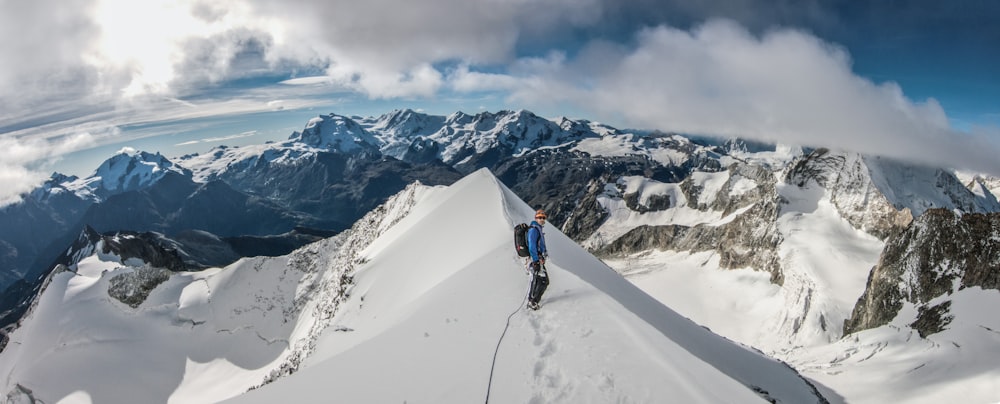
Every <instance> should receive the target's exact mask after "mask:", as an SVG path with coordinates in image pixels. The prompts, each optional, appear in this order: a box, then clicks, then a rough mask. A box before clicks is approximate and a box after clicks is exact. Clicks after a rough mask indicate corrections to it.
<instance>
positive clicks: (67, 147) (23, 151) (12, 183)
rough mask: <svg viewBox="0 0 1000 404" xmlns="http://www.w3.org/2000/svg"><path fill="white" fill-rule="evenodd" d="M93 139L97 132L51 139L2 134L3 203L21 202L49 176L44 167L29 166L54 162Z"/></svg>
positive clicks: (0, 201) (0, 202) (0, 196)
mask: <svg viewBox="0 0 1000 404" xmlns="http://www.w3.org/2000/svg"><path fill="white" fill-rule="evenodd" d="M92 143H93V136H92V135H91V134H89V133H81V134H78V135H74V136H68V137H65V138H61V139H53V140H48V141H46V140H41V139H39V138H26V139H18V138H15V137H12V136H4V137H0V184H3V187H0V207H3V206H7V205H9V204H11V203H16V202H19V201H20V200H21V195H22V194H24V193H26V192H29V191H31V190H32V189H33V188H34V187H36V186H38V185H39V184H40V183H41V182H43V181H44V180H45V179H46V175H45V174H43V173H42V172H41V171H39V170H36V169H30V168H28V167H29V166H30V165H33V164H36V165H37V164H38V163H39V162H42V163H43V164H42V166H47V165H48V164H51V161H50V160H51V159H57V158H59V156H61V155H62V154H65V153H67V152H69V151H73V150H78V149H80V148H82V147H88V146H89V145H91V144H92ZM46 163H48V164H46Z"/></svg>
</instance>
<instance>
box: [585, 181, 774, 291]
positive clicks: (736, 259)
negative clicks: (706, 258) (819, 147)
mask: <svg viewBox="0 0 1000 404" xmlns="http://www.w3.org/2000/svg"><path fill="white" fill-rule="evenodd" d="M728 171H729V178H728V180H727V181H726V182H725V184H723V185H722V187H721V188H720V190H719V192H718V193H717V194H716V195H713V197H714V198H709V199H710V200H711V202H710V203H697V204H695V206H696V207H697V208H698V209H701V210H715V211H722V212H724V213H725V214H726V215H729V214H732V213H734V212H736V211H737V210H740V209H746V210H745V211H743V212H741V213H738V214H736V216H735V217H734V218H733V220H731V221H729V222H727V223H725V224H722V225H707V224H703V225H697V226H693V227H688V226H679V225H664V226H656V225H644V226H639V227H637V228H635V229H633V230H631V231H629V232H627V233H626V234H625V235H623V236H621V237H619V238H617V239H616V240H614V241H612V242H610V243H609V244H607V245H605V246H603V247H599V248H598V249H596V250H595V251H594V254H595V255H597V256H599V257H610V256H621V255H628V254H634V253H638V252H642V251H648V250H653V249H658V250H674V251H692V252H700V251H711V250H714V251H717V252H718V253H719V257H720V263H719V265H720V266H721V267H722V268H730V269H732V268H747V267H750V268H753V269H755V270H758V271H765V272H768V273H770V274H771V281H772V282H773V283H775V284H779V285H780V284H782V283H783V282H784V274H783V271H782V269H781V265H780V259H779V257H778V251H777V250H778V245H779V244H780V243H781V240H782V237H781V234H780V233H779V232H778V229H777V225H776V222H777V218H778V213H779V207H780V199H779V197H778V195H777V192H776V190H775V178H774V175H773V173H771V172H770V171H769V170H767V169H765V168H763V167H760V166H755V165H745V164H734V165H732V166H730V167H729V170H728ZM751 184H752V186H751ZM681 189H682V190H684V194H685V196H686V197H687V199H688V201H689V202H688V203H689V204H691V202H690V201H698V200H700V199H703V198H701V196H702V195H701V193H702V192H704V191H703V189H702V187H699V186H697V185H695V183H694V181H692V180H690V179H688V180H685V181H684V183H682V184H681ZM736 189H739V191H738V192H737V191H736Z"/></svg>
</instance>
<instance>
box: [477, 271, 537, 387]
mask: <svg viewBox="0 0 1000 404" xmlns="http://www.w3.org/2000/svg"><path fill="white" fill-rule="evenodd" d="M530 293H531V283H530V282H529V283H528V291H527V292H525V294H524V299H521V303H518V304H517V309H515V310H514V311H512V312H511V313H510V315H509V316H507V324H506V325H504V326H503V333H501V334H500V339H498V340H497V347H496V349H494V350H493V363H491V364H490V381H489V383H487V384H486V404H489V402H490V389H491V388H492V387H493V369H494V368H495V367H496V365H497V353H498V352H500V344H501V343H502V342H503V337H504V336H506V335H507V329H508V328H510V319H511V318H514V315H515V314H517V312H519V311H521V307H523V306H524V302H525V301H527V300H528V294H530Z"/></svg>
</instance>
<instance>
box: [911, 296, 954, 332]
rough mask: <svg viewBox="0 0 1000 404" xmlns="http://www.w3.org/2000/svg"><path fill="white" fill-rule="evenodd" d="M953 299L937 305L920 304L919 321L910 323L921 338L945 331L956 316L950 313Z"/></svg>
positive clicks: (918, 310)
mask: <svg viewBox="0 0 1000 404" xmlns="http://www.w3.org/2000/svg"><path fill="white" fill-rule="evenodd" d="M949 310H951V301H950V300H949V301H946V302H944V303H941V304H939V305H936V306H931V307H927V306H920V307H919V308H918V309H917V321H914V322H913V323H911V324H910V327H912V328H913V329H914V330H917V334H920V337H921V338H927V336H929V335H931V334H936V333H939V332H941V331H944V330H945V329H946V327H947V326H948V324H951V320H953V319H954V318H955V316H952V315H949V314H948V312H949Z"/></svg>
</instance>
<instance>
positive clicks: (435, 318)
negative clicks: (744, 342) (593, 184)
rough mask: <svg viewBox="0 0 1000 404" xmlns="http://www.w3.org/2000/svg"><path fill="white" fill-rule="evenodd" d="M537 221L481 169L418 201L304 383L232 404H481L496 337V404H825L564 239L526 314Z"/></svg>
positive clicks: (379, 248)
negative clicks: (521, 254)
mask: <svg viewBox="0 0 1000 404" xmlns="http://www.w3.org/2000/svg"><path fill="white" fill-rule="evenodd" d="M532 212H533V211H532V209H530V208H529V207H528V206H527V205H525V204H524V203H523V202H521V201H519V200H518V199H517V198H516V197H515V196H514V195H513V194H512V193H511V192H510V191H509V190H507V189H506V188H505V187H504V186H503V185H501V184H500V183H499V182H498V181H497V180H496V179H495V178H494V177H492V175H490V174H489V172H487V171H485V170H480V171H478V172H476V173H474V174H472V175H470V176H469V177H467V178H466V179H464V180H462V181H460V182H458V183H456V184H454V185H452V186H451V187H450V188H448V189H447V191H443V192H439V193H435V194H434V195H433V196H432V197H430V198H428V199H426V200H423V201H421V203H420V204H419V205H417V206H416V207H414V209H413V211H412V212H411V214H410V215H409V216H407V217H406V218H404V219H403V220H402V221H400V223H399V224H397V225H396V226H394V227H393V228H392V229H390V230H389V231H388V232H387V233H386V234H385V235H383V236H382V237H380V238H379V239H378V240H376V242H375V243H373V244H372V245H371V246H370V247H369V248H368V249H367V250H366V251H365V252H364V253H363V254H364V256H365V257H366V261H367V263H366V264H365V265H364V266H363V267H361V268H360V269H359V270H358V272H357V273H356V275H355V285H354V287H353V289H352V290H351V297H350V298H349V299H348V300H347V301H346V302H345V305H344V308H343V309H342V310H341V311H340V312H339V313H338V314H337V316H336V317H335V318H334V319H333V326H331V327H329V328H328V329H327V331H326V333H325V334H324V335H323V336H322V337H321V338H320V339H319V341H318V343H317V349H316V352H315V354H314V355H312V356H311V357H310V358H309V359H308V360H306V362H305V363H304V364H303V368H302V369H301V370H300V371H299V372H298V373H296V374H293V375H291V376H289V377H287V378H284V379H281V380H278V381H277V382H275V383H273V384H271V385H267V386H264V387H263V388H261V389H257V390H254V391H251V392H249V393H248V394H246V395H244V396H240V397H238V398H236V399H234V400H232V402H239V403H265V402H267V403H270V402H277V401H278V400H281V401H288V400H291V401H301V400H309V399H315V398H316V397H327V398H329V399H330V400H334V401H342V402H441V403H444V402H456V403H457V402H461V403H467V402H476V401H480V400H484V399H486V398H487V397H486V392H487V389H488V387H490V379H489V376H490V373H491V372H490V370H491V369H490V366H491V363H492V357H493V352H494V350H495V349H496V347H497V342H498V339H499V338H500V336H501V335H504V338H503V340H502V341H500V342H501V343H500V345H499V351H498V356H497V359H496V367H495V368H494V369H493V373H494V376H493V379H492V389H491V394H490V396H489V397H488V399H489V400H493V401H494V402H572V403H579V402H656V401H670V402H752V401H757V400H759V399H760V396H758V395H757V393H755V392H754V391H753V390H751V389H750V388H748V387H747V386H758V387H759V388H760V390H762V391H767V392H768V394H769V396H770V397H773V398H777V399H779V400H780V401H782V402H796V403H800V402H817V401H818V400H819V399H818V398H817V397H816V396H815V395H814V391H813V389H812V387H811V386H809V385H807V384H806V383H805V382H803V381H802V380H801V379H799V377H798V376H797V375H796V374H795V373H794V371H792V370H791V369H790V368H788V367H787V366H786V365H784V364H782V363H779V362H776V361H773V360H771V359H768V358H766V357H764V356H763V355H761V354H759V353H755V352H751V351H749V350H746V349H744V348H742V347H740V346H737V345H735V344H733V343H731V342H730V341H727V340H725V339H723V338H720V337H718V336H716V335H714V334H711V333H710V332H708V331H706V330H704V329H703V328H701V327H699V326H697V325H695V324H694V323H692V322H690V321H689V320H687V319H685V318H683V317H681V316H679V315H677V314H676V313H675V312H673V311H671V310H670V309H668V308H666V307H664V306H662V305H660V304H659V303H657V302H656V301H654V300H653V299H652V298H650V297H649V296H647V295H645V294H644V293H642V292H640V291H639V290H638V289H636V288H635V287H634V286H632V285H631V284H630V283H628V282H627V281H625V280H624V279H623V278H621V277H620V276H619V275H617V274H615V273H614V272H613V271H611V270H610V269H609V268H607V267H606V266H605V265H603V264H602V263H601V262H600V261H598V260H597V259H595V258H594V257H593V256H591V255H589V254H587V253H586V252H585V251H584V250H582V249H581V248H580V247H579V246H578V245H576V244H575V243H573V241H571V240H570V239H568V238H567V237H565V236H564V235H562V234H561V233H560V232H559V231H558V230H557V229H552V228H549V229H547V230H546V233H547V234H546V239H547V241H548V244H549V248H550V250H551V255H552V256H551V257H550V260H549V262H548V265H547V266H548V268H549V273H550V274H551V277H552V284H551V285H550V287H549V291H548V292H547V293H546V295H545V296H544V298H543V299H542V304H543V308H542V310H540V311H538V312H529V311H526V310H525V309H523V308H522V307H523V305H524V297H525V294H526V287H527V282H528V280H527V277H526V276H525V272H524V270H523V263H522V262H520V261H519V260H518V259H517V258H516V257H515V256H514V255H513V254H512V251H511V246H510V244H511V240H510V237H511V231H510V229H511V228H512V227H513V224H514V223H515V222H518V221H521V220H523V219H524V218H529V217H530V216H531V214H532ZM429 251H433V252H434V253H428V252H429ZM508 316H511V317H510V328H509V329H508V330H507V332H506V334H504V327H505V324H506V323H505V319H506V318H507V317H508Z"/></svg>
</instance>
